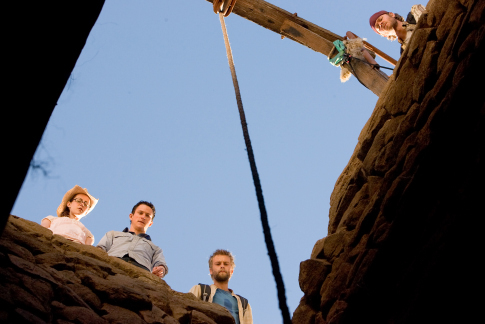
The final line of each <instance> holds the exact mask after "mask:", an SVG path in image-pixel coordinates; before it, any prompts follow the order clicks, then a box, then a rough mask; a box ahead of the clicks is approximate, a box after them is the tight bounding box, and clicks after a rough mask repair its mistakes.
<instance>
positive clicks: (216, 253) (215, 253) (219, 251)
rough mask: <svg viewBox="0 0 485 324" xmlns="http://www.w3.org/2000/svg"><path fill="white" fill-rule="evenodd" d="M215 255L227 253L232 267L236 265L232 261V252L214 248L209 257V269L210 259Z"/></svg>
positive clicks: (210, 267)
mask: <svg viewBox="0 0 485 324" xmlns="http://www.w3.org/2000/svg"><path fill="white" fill-rule="evenodd" d="M216 255H227V256H228V257H229V258H230V259H231V265H232V268H233V269H234V268H235V267H236V264H235V263H234V256H233V255H232V253H231V252H229V251H227V250H222V249H218V250H215V251H214V253H212V255H211V256H210V258H209V269H212V261H213V260H214V257H215V256H216Z"/></svg>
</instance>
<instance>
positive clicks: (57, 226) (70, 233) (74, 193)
mask: <svg viewBox="0 0 485 324" xmlns="http://www.w3.org/2000/svg"><path fill="white" fill-rule="evenodd" d="M97 203H98V199H96V198H94V197H93V196H91V195H90V194H89V193H88V190H87V189H86V188H84V189H83V188H81V187H80V186H78V185H75V186H74V187H73V188H72V189H70V190H68V191H67V192H66V194H65V195H64V197H62V201H61V204H60V205H59V207H58V208H57V217H55V216H47V217H45V218H43V219H42V220H41V223H40V224H41V225H42V226H44V227H46V228H48V229H50V230H51V231H52V233H54V234H58V235H61V236H63V237H65V238H67V239H68V240H71V241H74V242H77V243H81V244H88V245H92V244H93V243H94V235H93V234H91V232H90V231H89V230H88V229H87V228H86V227H85V226H84V225H83V224H82V223H81V222H80V221H79V220H80V219H81V218H83V217H84V216H86V215H87V214H88V213H90V212H91V211H92V210H93V209H94V207H95V206H96V204H97Z"/></svg>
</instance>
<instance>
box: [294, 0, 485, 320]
mask: <svg viewBox="0 0 485 324" xmlns="http://www.w3.org/2000/svg"><path fill="white" fill-rule="evenodd" d="M484 8H485V1H483V0H430V1H429V3H428V4H427V11H428V13H427V14H426V15H425V16H424V17H422V18H421V19H420V21H419V22H418V26H417V30H416V31H415V33H414V35H413V36H412V39H411V42H410V46H409V47H408V48H407V49H406V51H405V52H404V53H403V55H402V57H401V59H400V61H399V62H398V65H397V66H396V68H395V69H394V72H393V75H392V76H391V78H390V81H389V83H388V84H387V85H386V88H385V89H384V91H383V94H382V95H381V97H380V98H379V100H378V102H377V105H376V107H375V110H374V112H373V114H372V116H371V118H370V119H369V121H368V122H367V124H366V125H365V127H364V129H363V130H362V132H361V134H360V136H359V141H358V144H357V147H356V148H355V151H354V153H353V155H352V157H351V158H350V161H349V163H348V165H347V166H346V168H345V169H344V171H343V173H342V174H341V176H340V177H339V179H338V180H337V183H336V185H335V188H334V191H333V194H332V196H331V201H330V205H331V207H330V211H329V218H330V222H329V228H328V236H327V237H325V238H323V239H321V240H319V241H318V242H317V243H316V244H315V247H314V249H313V251H312V253H311V258H310V259H309V260H306V261H303V262H302V263H301V265H300V277H299V282H300V287H301V289H302V291H303V292H304V297H303V298H302V300H301V302H300V305H299V306H298V308H297V309H296V311H295V312H294V315H293V323H295V324H307V323H319V324H324V323H326V324H330V323H332V324H334V323H339V324H340V323H468V322H476V321H478V320H477V319H480V318H481V317H482V316H479V315H480V314H478V310H479V309H480V308H479V306H480V305H478V300H479V299H481V298H475V297H473V296H475V295H476V293H477V291H478V287H477V285H478V282H479V281H481V280H480V278H481V277H482V276H483V274H482V273H481V272H480V271H479V270H478V268H477V267H476V265H475V264H474V263H475V262H478V260H479V255H480V253H479V250H478V249H479V247H480V246H481V244H480V242H479V237H480V233H479V226H478V220H479V219H481V218H482V217H483V216H484V215H485V212H484V211H483V207H482V206H481V205H482V202H483V199H484V197H485V190H484V184H483V181H484V180H485V179H484V178H485V177H484V173H485V163H484V153H485V105H484V92H485V87H484V81H483V79H482V78H483V75H484V73H483V72H484V70H485V69H484V64H483V60H484V57H485V56H484V54H485V53H484V52H485V51H484V47H485V46H484V34H485V15H484ZM396 46H398V44H396ZM480 252H481V251H480ZM473 260H477V261H473Z"/></svg>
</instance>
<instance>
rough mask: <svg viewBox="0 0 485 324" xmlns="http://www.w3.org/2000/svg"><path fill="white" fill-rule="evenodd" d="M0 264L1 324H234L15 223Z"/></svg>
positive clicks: (93, 251)
mask: <svg viewBox="0 0 485 324" xmlns="http://www.w3.org/2000/svg"><path fill="white" fill-rule="evenodd" d="M0 264H1V266H0V291H1V293H0V323H15V324H18V323H57V324H67V323H83V324H84V323H85V324H98V323H99V324H102V323H130V324H138V323H140V324H141V323H150V324H155V323H166V324H176V323H193V324H196V323H197V324H202V323H207V324H215V323H218V324H219V323H227V324H231V323H234V319H233V317H232V316H231V314H230V313H229V312H228V311H227V310H226V309H225V308H224V307H222V306H219V305H217V304H209V303H206V302H202V301H200V300H198V299H196V298H195V296H194V295H192V294H190V293H185V294H183V293H179V292H176V291H173V290H172V289H170V287H169V286H168V285H167V284H166V283H165V281H164V280H161V279H159V278H158V277H157V276H155V275H153V274H151V273H149V272H147V271H144V270H142V269H140V268H138V267H136V266H133V265H131V264H129V263H127V262H124V261H122V260H120V259H118V258H115V257H110V256H108V255H107V254H106V252H104V251H102V250H101V249H99V248H96V247H93V246H86V245H82V244H77V243H74V242H71V241H69V240H66V239H64V238H63V237H61V236H59V235H53V234H52V232H51V231H50V230H48V229H46V228H44V227H42V226H40V225H39V224H36V223H33V222H30V221H27V220H24V219H21V218H18V217H16V216H10V219H9V221H8V223H7V225H6V227H5V230H4V232H3V234H2V236H1V238H0Z"/></svg>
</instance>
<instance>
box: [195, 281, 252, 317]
mask: <svg viewBox="0 0 485 324" xmlns="http://www.w3.org/2000/svg"><path fill="white" fill-rule="evenodd" d="M199 286H200V291H201V294H200V299H201V300H203V301H208V300H209V296H210V295H211V286H210V285H205V284H201V283H200V284H199ZM237 296H238V297H239V299H240V300H241V304H242V308H243V315H244V313H245V312H246V308H247V307H248V304H249V302H248V300H247V299H246V298H244V297H243V296H241V295H237Z"/></svg>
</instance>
